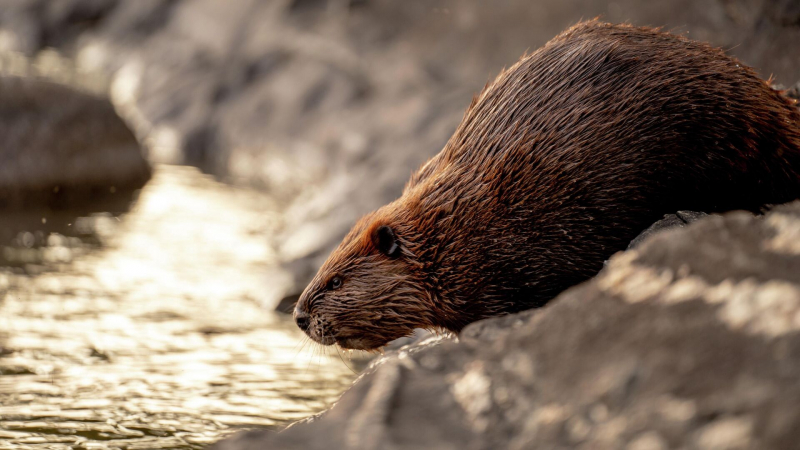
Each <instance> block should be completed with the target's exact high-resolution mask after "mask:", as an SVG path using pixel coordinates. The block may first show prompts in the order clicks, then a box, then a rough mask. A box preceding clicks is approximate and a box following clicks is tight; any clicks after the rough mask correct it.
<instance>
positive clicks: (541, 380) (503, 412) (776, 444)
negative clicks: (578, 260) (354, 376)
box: [214, 202, 800, 450]
mask: <svg viewBox="0 0 800 450" xmlns="http://www.w3.org/2000/svg"><path fill="white" fill-rule="evenodd" d="M798 243H800V202H795V203H793V204H789V205H784V206H780V207H777V208H774V209H773V210H772V211H770V212H769V213H767V214H766V215H764V216H763V217H754V216H752V215H750V214H748V213H744V212H733V213H729V214H725V215H722V216H709V217H706V218H703V219H701V220H699V221H697V222H696V223H693V224H692V225H690V226H687V227H685V228H676V229H674V230H668V231H666V232H664V233H659V234H656V235H655V236H652V237H651V238H649V239H647V240H646V241H645V242H644V243H643V244H642V245H641V246H640V247H638V248H637V249H633V250H628V251H626V252H623V253H620V254H618V255H616V256H614V257H613V258H612V259H611V261H610V263H609V265H608V267H607V268H606V269H604V270H603V271H602V272H601V273H600V274H599V275H598V276H597V277H596V278H595V279H593V280H591V281H589V282H587V283H585V284H583V285H580V286H577V287H575V288H572V289H569V290H568V291H566V292H564V293H562V294H561V295H560V296H559V297H557V298H556V299H555V300H553V301H552V302H551V303H550V304H549V305H548V306H546V307H544V308H542V309H538V310H531V311H526V312H523V313H520V314H517V315H512V316H507V317H502V318H497V319H490V320H485V321H482V322H478V323H475V324H473V325H470V326H469V327H467V328H466V329H465V330H464V331H463V332H462V334H461V336H460V337H459V342H452V341H447V340H435V341H433V342H427V343H425V342H423V343H420V344H415V345H413V346H409V347H405V348H403V349H402V350H400V351H399V352H398V353H396V354H394V355H391V356H387V357H385V358H383V359H382V360H381V361H379V362H378V363H376V364H375V365H374V366H373V367H372V368H371V369H369V370H367V371H366V372H365V373H364V374H363V375H362V376H361V377H360V378H359V379H358V381H356V382H355V383H354V385H353V386H352V387H351V388H350V390H348V391H347V392H346V393H345V394H344V395H343V396H342V398H341V399H340V400H339V402H338V403H337V404H336V405H335V406H334V407H333V408H331V409H330V410H329V411H327V412H326V413H324V414H322V415H321V416H320V417H318V418H316V419H314V420H306V421H303V422H301V423H298V424H296V425H294V426H292V427H290V428H289V429H287V430H285V431H284V432H282V433H278V434H275V433H271V432H259V431H254V432H249V433H244V434H241V435H239V436H236V437H234V438H231V439H229V440H226V441H222V442H220V443H218V444H217V445H216V446H215V447H214V448H215V449H218V450H247V449H256V448H285V449H292V448H297V449H301V448H302V449H313V448H319V449H323V448H357V449H380V448H391V449H402V448H409V449H410V448H441V449H447V448H452V449H465V448H466V449H484V448H486V449H488V448H519V449H523V448H565V449H566V448H625V449H629V450H644V449H667V448H698V449H744V448H752V449H764V448H770V449H784V448H785V449H789V448H793V446H794V445H795V444H796V443H797V441H798V439H800V410H798V408H797V405H798V404H800V246H799V245H798Z"/></svg>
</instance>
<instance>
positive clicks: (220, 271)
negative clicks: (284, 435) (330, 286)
mask: <svg viewBox="0 0 800 450" xmlns="http://www.w3.org/2000/svg"><path fill="white" fill-rule="evenodd" d="M123 210H124V208H123ZM21 217H23V216H20V217H11V216H6V217H4V218H3V222H2V223H0V225H2V227H0V228H3V230H5V231H4V233H6V236H0V243H4V244H6V245H5V247H3V249H2V258H3V260H2V261H3V268H2V269H0V374H2V375H0V449H6V448H15V449H16V448H20V449H23V448H31V449H33V448H54V449H58V448H65V449H66V448H74V449H84V448H86V449H88V448H92V449H94V448H99V449H103V448H120V449H157V448H200V447H202V446H204V445H207V444H209V443H212V442H215V441H217V440H219V439H221V438H222V437H224V436H226V435H228V434H230V433H232V432H235V431H238V430H240V429H241V428H243V427H250V428H252V427H262V428H263V427H266V428H278V427H280V426H281V425H283V424H285V423H287V422H289V421H293V420H296V419H299V418H302V417H306V416H308V415H310V414H313V413H315V412H318V411H320V410H322V409H323V408H325V407H326V406H327V405H329V404H330V403H331V402H332V401H334V400H335V399H336V398H337V397H338V395H339V394H340V393H341V392H342V391H343V390H344V389H345V388H346V387H347V386H348V385H349V384H350V382H351V381H352V379H353V378H354V377H355V375H354V373H353V371H352V370H351V369H350V368H349V367H348V365H351V364H350V363H348V364H345V362H346V360H345V361H342V360H341V359H340V357H339V355H338V354H335V352H333V354H331V355H328V354H326V353H325V352H324V351H323V349H321V348H319V347H315V346H313V345H311V344H310V343H309V342H308V341H307V340H306V339H305V338H304V337H303V336H302V334H301V333H300V332H299V330H297V329H296V327H295V326H294V325H293V324H292V323H291V318H290V317H287V316H282V315H278V314H275V313H273V312H272V311H270V310H268V309H265V308H263V307H262V306H261V305H260V303H259V299H260V298H261V296H262V293H263V292H265V290H267V289H269V286H268V285H265V279H264V278H263V277H262V276H261V274H262V273H264V271H265V269H266V268H268V267H269V266H270V265H271V264H274V258H275V255H274V253H273V252H272V250H271V248H270V246H269V244H268V242H269V240H268V237H269V236H270V235H271V234H272V233H274V230H275V228H276V226H278V224H279V220H280V216H279V211H278V208H277V206H276V205H275V203H274V202H272V201H271V200H270V199H269V197H268V196H265V195H263V194H260V193H257V192H252V191H248V190H245V189H240V188H234V187H230V186H226V185H223V184H219V183H216V182H215V181H213V180H211V179H209V178H207V177H205V176H203V175H201V174H199V173H198V172H197V171H196V170H195V169H192V168H186V167H172V166H159V167H157V168H156V172H155V174H154V177H153V180H151V182H150V183H148V185H147V186H146V187H145V188H144V189H143V190H142V192H141V194H140V195H139V197H138V199H137V200H136V201H135V202H134V204H133V207H132V208H131V209H130V210H129V211H127V212H122V211H113V208H111V207H109V209H108V210H107V212H106V213H105V214H100V215H97V214H94V215H91V214H88V213H87V215H85V216H82V217H76V214H75V212H63V213H61V214H59V215H55V214H53V213H42V218H39V217H38V215H36V213H27V214H26V215H24V220H23V219H22V218H21ZM31 217H33V218H31ZM20 224H21V225H20ZM15 227H16V228H15ZM9 230H11V231H9ZM9 233H10V235H9ZM2 239H5V240H2Z"/></svg>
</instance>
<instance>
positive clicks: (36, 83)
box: [0, 76, 150, 208]
mask: <svg viewBox="0 0 800 450" xmlns="http://www.w3.org/2000/svg"><path fill="white" fill-rule="evenodd" d="M0 149H2V150H0V207H6V208H7V207H15V208H16V207H32V206H34V205H41V204H47V205H49V206H52V207H62V206H66V205H72V204H74V203H76V202H77V203H80V202H87V201H91V200H92V199H97V198H98V197H102V198H106V197H109V196H113V195H114V194H120V195H121V194H122V193H123V192H124V191H130V190H132V189H135V188H139V187H141V186H142V185H144V183H145V182H146V181H147V180H148V179H149V177H150V168H149V165H148V164H147V161H145V159H144V156H143V155H142V152H141V150H140V146H139V144H138V142H137V141H136V139H135V138H134V136H133V133H131V131H130V130H129V129H128V128H127V126H126V125H125V123H124V122H123V121H122V120H121V119H120V118H119V117H118V116H117V115H116V114H115V112H114V108H113V107H112V105H111V104H110V103H109V101H108V100H107V99H104V98H100V97H96V96H94V95H91V94H87V93H83V92H79V91H76V90H74V89H71V88H69V87H67V86H63V85H59V84H56V83H52V82H48V81H44V80H41V79H36V78H18V77H11V76H0Z"/></svg>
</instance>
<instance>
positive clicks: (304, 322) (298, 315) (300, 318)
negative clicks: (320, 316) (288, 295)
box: [294, 305, 311, 333]
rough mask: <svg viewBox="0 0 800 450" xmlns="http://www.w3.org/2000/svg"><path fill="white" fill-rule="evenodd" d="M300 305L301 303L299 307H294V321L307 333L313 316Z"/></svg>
mask: <svg viewBox="0 0 800 450" xmlns="http://www.w3.org/2000/svg"><path fill="white" fill-rule="evenodd" d="M299 306H300V305H297V307H295V308H294V321H295V323H297V326H298V327H299V328H300V329H301V330H303V332H305V333H307V332H308V327H309V326H311V316H309V315H308V313H307V312H305V311H303V310H301V309H300V308H299Z"/></svg>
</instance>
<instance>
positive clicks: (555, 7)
mask: <svg viewBox="0 0 800 450" xmlns="http://www.w3.org/2000/svg"><path fill="white" fill-rule="evenodd" d="M796 9H797V8H796V2H793V1H785V0H704V1H695V0H668V1H662V2H640V1H637V0H616V1H608V0H559V1H554V0H547V1H537V2H530V1H527V0H505V1H502V2H481V1H479V0H413V1H404V2H397V1H393V0H360V1H355V0H314V1H310V0H276V1H271V2H260V1H256V0H236V1H226V2H219V1H218V0H191V1H189V0H137V1H135V2H133V1H128V2H125V1H119V0H63V1H59V2H48V1H46V0H11V1H10V2H9V3H7V4H5V5H4V7H3V8H2V10H0V49H2V48H6V49H11V50H16V51H22V52H27V53H28V54H30V55H33V54H35V53H36V52H38V51H40V50H41V49H43V48H45V47H48V46H53V47H57V48H58V49H60V51H62V52H64V53H65V54H67V55H70V56H72V57H73V58H74V59H75V60H76V61H77V63H78V64H79V66H80V67H81V68H83V69H86V70H97V71H101V72H104V73H106V74H109V75H113V77H114V80H113V83H112V87H111V95H112V99H113V101H114V103H115V105H116V106H117V107H118V110H119V111H120V112H121V114H122V115H123V117H124V118H125V120H126V121H127V122H128V124H129V125H130V126H131V127H132V128H133V129H134V130H135V132H136V134H137V137H138V138H139V139H140V141H141V142H143V143H144V144H145V145H146V147H147V150H148V154H149V158H150V160H151V161H162V162H172V163H183V164H191V165H196V166H198V167H201V168H202V169H203V170H205V171H207V172H209V173H212V174H215V175H217V176H218V177H220V178H222V179H225V180H228V181H231V182H238V183H246V184H250V185H255V186H260V187H261V188H264V189H267V190H269V191H271V192H272V193H273V194H274V195H275V196H276V197H279V198H281V199H282V200H283V201H285V202H286V204H287V214H286V216H285V218H284V222H285V223H284V232H283V233H282V234H281V235H280V236H278V237H277V238H276V240H275V242H274V245H275V248H276V249H277V251H278V253H279V255H280V257H281V259H282V261H284V262H285V263H286V264H285V265H284V266H283V267H282V268H280V269H277V270H276V271H275V273H272V274H270V275H269V278H270V279H274V280H279V282H276V283H275V284H274V286H275V287H276V288H275V289H271V290H270V295H271V298H265V299H264V300H265V302H267V303H269V304H270V305H271V306H273V307H274V305H275V304H277V302H278V301H279V300H280V299H282V298H284V297H287V296H291V295H297V294H298V293H299V291H300V290H301V289H302V287H303V286H304V285H305V283H306V282H307V281H308V279H309V277H310V276H311V275H312V274H313V273H314V272H315V271H316V269H317V267H319V265H320V263H321V262H322V260H323V259H324V258H325V257H326V255H327V254H328V253H329V252H330V250H331V249H332V247H333V246H334V245H335V244H336V243H337V242H338V241H339V239H340V238H341V237H342V236H343V235H344V234H345V233H346V231H347V230H348V228H349V227H350V226H351V224H352V223H353V222H354V221H355V220H356V219H357V218H358V217H359V216H360V215H361V214H363V213H365V212H367V211H369V210H371V209H374V208H376V207H378V206H380V205H381V204H384V203H386V202H388V201H390V200H392V199H393V198H395V197H397V196H398V195H399V193H400V191H401V189H402V186H403V185H404V184H405V182H406V181H407V180H408V178H409V175H410V174H411V173H412V171H413V170H414V169H416V168H417V167H418V166H419V165H420V164H421V163H422V162H424V161H425V160H426V159H427V158H428V157H430V156H432V155H433V154H435V153H436V152H437V151H439V150H440V149H441V147H442V146H443V145H444V143H445V142H446V141H447V139H448V138H449V136H450V134H451V133H452V132H453V130H454V129H455V127H456V125H457V124H458V122H459V120H460V119H461V116H462V114H463V111H464V109H465V108H466V107H467V105H468V104H469V101H470V99H471V97H472V95H473V94H475V93H477V92H478V91H479V90H480V88H481V87H482V86H483V85H484V83H486V81H488V80H490V79H491V78H493V77H494V76H495V75H496V74H497V73H498V72H499V71H500V69H501V68H502V67H503V66H508V65H510V64H513V63H514V62H515V61H516V60H517V59H518V58H519V57H520V55H522V54H523V53H524V52H525V51H526V50H532V49H535V48H537V47H539V46H540V45H542V44H543V43H544V42H546V41H547V40H548V39H550V38H552V37H553V36H555V35H556V34H557V33H559V32H560V31H562V30H563V29H564V28H566V27H568V26H569V25H571V24H574V23H575V22H577V21H578V20H580V19H581V18H583V19H586V18H591V17H595V16H601V17H603V18H604V19H607V20H609V21H614V22H623V21H628V22H631V23H635V24H641V25H654V26H664V27H666V29H669V30H672V31H674V32H677V33H687V34H688V35H689V37H692V38H695V39H699V40H703V41H709V42H711V43H713V44H714V45H717V46H721V47H724V48H728V49H731V53H733V54H735V55H737V56H739V57H741V58H742V59H743V60H744V61H745V62H747V63H748V64H750V65H753V66H755V67H757V68H759V69H760V71H761V73H762V74H763V76H764V77H765V78H766V77H768V76H769V75H771V74H774V75H775V78H776V80H777V81H778V82H782V83H784V84H785V85H790V84H791V83H793V82H795V81H796V80H797V79H798V78H800V60H799V59H798V58H796V57H795V52H791V51H787V49H791V48H794V46H796V43H797V42H800V25H798V23H797V20H796V15H797V12H796ZM3 43H5V45H3Z"/></svg>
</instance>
